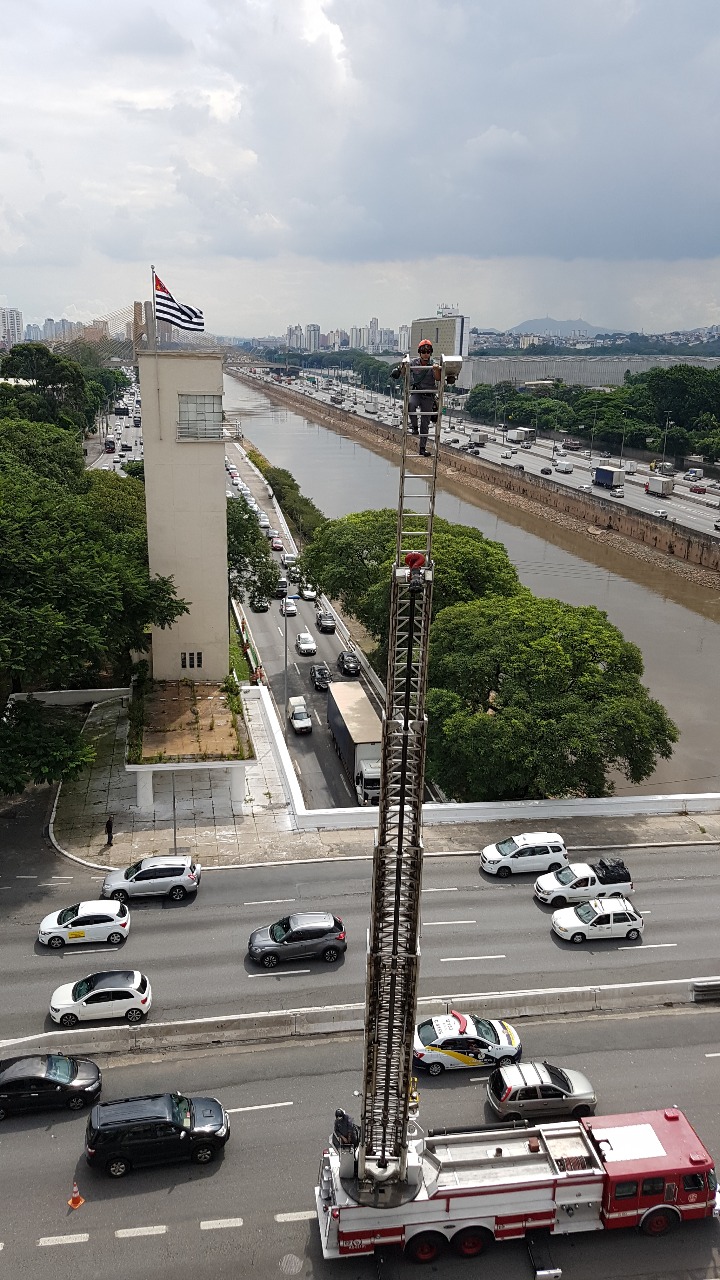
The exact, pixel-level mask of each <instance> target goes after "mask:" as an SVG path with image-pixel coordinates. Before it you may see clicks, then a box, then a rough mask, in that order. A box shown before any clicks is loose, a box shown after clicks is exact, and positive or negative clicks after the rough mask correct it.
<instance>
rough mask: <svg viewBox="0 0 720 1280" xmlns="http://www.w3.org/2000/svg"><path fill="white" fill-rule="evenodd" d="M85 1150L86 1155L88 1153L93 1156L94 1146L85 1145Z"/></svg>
mask: <svg viewBox="0 0 720 1280" xmlns="http://www.w3.org/2000/svg"><path fill="white" fill-rule="evenodd" d="M85 1152H86V1154H87V1155H89V1156H94V1155H95V1148H94V1147H86V1148H85Z"/></svg>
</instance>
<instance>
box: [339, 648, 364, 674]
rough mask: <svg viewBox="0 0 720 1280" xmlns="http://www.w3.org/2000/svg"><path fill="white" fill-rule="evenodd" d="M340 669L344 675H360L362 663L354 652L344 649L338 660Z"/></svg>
mask: <svg viewBox="0 0 720 1280" xmlns="http://www.w3.org/2000/svg"><path fill="white" fill-rule="evenodd" d="M337 664H338V671H342V673H343V675H344V676H359V675H360V663H359V662H358V660H357V658H356V657H355V654H354V653H349V652H348V651H346V650H345V651H343V652H342V653H341V654H340V657H339V658H338V660H337Z"/></svg>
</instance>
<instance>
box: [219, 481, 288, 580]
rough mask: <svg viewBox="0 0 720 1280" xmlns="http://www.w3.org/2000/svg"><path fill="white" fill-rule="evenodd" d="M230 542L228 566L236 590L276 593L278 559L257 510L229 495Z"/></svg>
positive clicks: (228, 533) (278, 573)
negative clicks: (264, 531)
mask: <svg viewBox="0 0 720 1280" xmlns="http://www.w3.org/2000/svg"><path fill="white" fill-rule="evenodd" d="M227 541H228V569H229V572H230V579H231V582H232V584H233V590H234V591H235V593H236V594H237V595H239V596H255V595H257V596H265V597H267V598H270V597H271V596H273V595H274V594H275V588H276V586H277V583H278V578H279V577H280V572H279V569H278V565H277V561H276V560H274V559H273V557H272V555H271V552H270V544H269V543H268V540H267V538H266V537H265V534H264V533H263V531H262V529H261V528H260V526H259V524H258V522H257V520H256V518H255V514H254V512H252V511H251V510H250V508H249V506H248V505H247V503H245V502H240V501H238V499H237V498H228V504H227Z"/></svg>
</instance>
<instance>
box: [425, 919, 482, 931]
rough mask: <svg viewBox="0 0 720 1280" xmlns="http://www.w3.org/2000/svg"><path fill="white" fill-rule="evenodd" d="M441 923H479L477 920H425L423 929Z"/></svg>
mask: <svg viewBox="0 0 720 1280" xmlns="http://www.w3.org/2000/svg"><path fill="white" fill-rule="evenodd" d="M440 924H477V920H423V924H422V927H423V929H431V928H432V927H433V925H440Z"/></svg>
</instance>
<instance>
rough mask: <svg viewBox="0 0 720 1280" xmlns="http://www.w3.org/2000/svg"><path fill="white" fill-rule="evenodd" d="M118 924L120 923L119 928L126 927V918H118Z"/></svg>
mask: <svg viewBox="0 0 720 1280" xmlns="http://www.w3.org/2000/svg"><path fill="white" fill-rule="evenodd" d="M118 924H119V925H120V928H121V929H127V927H128V922H127V920H118Z"/></svg>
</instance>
